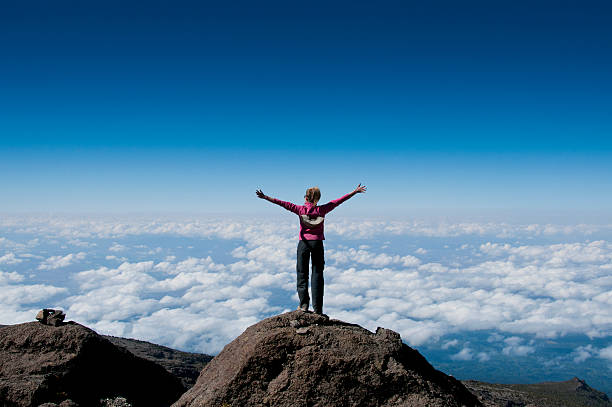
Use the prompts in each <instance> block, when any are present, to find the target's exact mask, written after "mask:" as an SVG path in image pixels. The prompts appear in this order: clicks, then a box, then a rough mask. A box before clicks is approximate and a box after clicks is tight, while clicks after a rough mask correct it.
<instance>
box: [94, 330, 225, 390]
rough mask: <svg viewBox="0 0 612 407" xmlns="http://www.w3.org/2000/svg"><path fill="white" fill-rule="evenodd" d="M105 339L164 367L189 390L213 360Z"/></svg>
mask: <svg viewBox="0 0 612 407" xmlns="http://www.w3.org/2000/svg"><path fill="white" fill-rule="evenodd" d="M104 338H106V339H108V340H109V341H111V342H112V343H113V344H115V345H117V346H121V347H123V348H125V349H127V350H129V351H130V352H132V353H133V354H134V355H136V356H139V357H141V358H143V359H147V360H150V361H152V362H155V363H157V364H160V365H162V366H163V367H164V368H165V369H166V370H167V371H168V372H170V373H172V374H173V375H175V376H177V377H178V378H179V379H181V382H182V383H183V386H185V388H187V389H189V388H191V387H193V385H194V384H195V382H196V380H197V379H198V376H199V375H200V372H201V371H202V369H204V366H205V365H206V364H207V363H208V362H210V361H211V359H212V358H213V357H212V356H210V355H205V354H201V353H188V352H181V351H180V350H176V349H171V348H168V347H165V346H161V345H156V344H154V343H150V342H145V341H139V340H137V339H127V338H118V337H116V336H106V335H104Z"/></svg>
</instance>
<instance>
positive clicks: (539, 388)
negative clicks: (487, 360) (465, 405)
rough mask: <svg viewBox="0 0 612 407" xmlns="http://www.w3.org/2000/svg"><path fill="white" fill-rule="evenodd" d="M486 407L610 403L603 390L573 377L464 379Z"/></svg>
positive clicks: (602, 405) (607, 405)
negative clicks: (498, 380)
mask: <svg viewBox="0 0 612 407" xmlns="http://www.w3.org/2000/svg"><path fill="white" fill-rule="evenodd" d="M463 384H465V386H466V387H467V388H468V389H469V390H470V391H471V392H472V393H474V394H475V395H476V396H478V399H479V400H480V401H481V402H482V404H484V405H485V406H486V407H508V406H511V407H612V402H610V399H609V398H608V396H607V395H606V394H605V393H602V392H600V391H598V390H595V389H593V388H592V387H590V386H589V385H588V384H586V383H585V382H584V381H583V380H580V379H578V378H577V377H574V378H573V379H571V380H568V381H565V382H546V383H536V384H491V383H483V382H478V381H474V380H467V381H465V382H463Z"/></svg>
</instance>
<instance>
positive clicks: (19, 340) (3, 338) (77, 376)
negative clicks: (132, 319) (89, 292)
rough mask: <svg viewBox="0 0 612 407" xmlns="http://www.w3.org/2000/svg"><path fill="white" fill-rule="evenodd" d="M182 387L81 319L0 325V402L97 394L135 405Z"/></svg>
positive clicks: (165, 400)
mask: <svg viewBox="0 0 612 407" xmlns="http://www.w3.org/2000/svg"><path fill="white" fill-rule="evenodd" d="M184 390H185V389H184V387H183V386H182V385H181V383H180V381H179V379H178V378H176V377H174V376H173V375H171V374H170V373H168V372H167V371H166V370H165V369H164V368H163V367H161V366H159V365H157V364H155V363H153V362H150V361H148V360H144V359H142V358H139V357H137V356H135V355H133V354H132V353H130V352H128V351H127V350H125V349H123V348H121V347H118V346H115V345H113V344H112V343H111V342H109V341H108V340H106V339H104V338H103V337H101V336H100V335H98V334H97V333H96V332H94V331H92V330H91V329H89V328H87V327H84V326H82V325H79V324H74V323H69V324H65V325H61V326H58V327H55V326H50V325H44V324H41V323H38V322H30V323H25V324H19V325H9V326H5V327H2V328H0V405H1V406H7V407H8V406H24V407H25V406H28V407H29V406H39V405H40V404H43V403H57V404H59V403H61V402H62V401H64V400H67V399H71V400H73V401H74V402H75V403H76V404H78V405H81V406H96V405H99V402H100V399H102V398H106V397H110V398H112V397H116V396H123V397H125V398H126V399H127V400H128V401H129V402H130V403H131V404H132V405H134V406H160V407H161V406H168V405H170V404H171V403H172V402H173V401H175V400H177V399H178V398H179V396H180V395H181V393H182V392H183V391H184Z"/></svg>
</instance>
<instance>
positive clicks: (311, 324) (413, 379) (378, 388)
mask: <svg viewBox="0 0 612 407" xmlns="http://www.w3.org/2000/svg"><path fill="white" fill-rule="evenodd" d="M221 405H228V406H278V407H282V406H313V407H314V406H321V407H322V406H415V407H416V406H419V407H421V406H431V407H436V406H457V407H459V406H481V404H480V402H479V401H478V399H477V398H476V397H475V396H474V395H473V394H471V393H470V392H469V391H468V390H467V389H466V388H465V387H464V386H463V385H462V384H461V383H460V382H459V381H457V380H455V379H454V378H452V377H450V376H447V375H445V374H444V373H442V372H439V371H437V370H435V369H434V368H433V367H432V366H431V365H430V364H429V363H428V362H427V360H425V358H424V357H423V356H421V355H420V354H419V353H418V352H417V351H416V350H414V349H412V348H410V347H408V346H407V345H405V344H404V343H402V341H401V338H400V335H399V334H397V333H395V332H393V331H390V330H387V329H382V328H379V329H378V330H377V332H376V333H372V332H370V331H368V330H366V329H364V328H362V327H360V326H358V325H352V324H347V323H344V322H341V321H337V320H329V319H327V318H325V317H323V316H320V315H316V314H311V313H304V312H301V311H295V312H290V313H286V314H282V315H278V316H276V317H272V318H268V319H266V320H264V321H261V322H259V323H257V324H255V325H253V326H251V327H249V328H248V329H247V330H246V331H245V332H244V333H243V334H242V335H240V336H239V337H238V338H236V339H235V340H234V341H233V342H231V343H230V344H228V345H227V346H226V347H225V348H224V349H223V351H222V352H221V353H220V354H219V355H218V356H216V357H215V358H214V359H213V360H212V361H211V362H210V363H209V364H208V365H206V367H205V368H204V369H203V370H202V373H201V374H200V377H199V378H198V381H197V383H196V385H195V386H194V387H192V388H191V389H190V390H189V391H187V392H186V393H185V394H184V395H183V396H182V397H181V398H180V399H179V401H177V402H176V403H175V404H174V405H173V406H174V407H183V406H221Z"/></svg>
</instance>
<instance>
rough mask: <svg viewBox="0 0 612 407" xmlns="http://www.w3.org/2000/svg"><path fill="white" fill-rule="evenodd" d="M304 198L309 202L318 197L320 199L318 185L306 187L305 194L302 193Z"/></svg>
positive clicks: (313, 201)
mask: <svg viewBox="0 0 612 407" xmlns="http://www.w3.org/2000/svg"><path fill="white" fill-rule="evenodd" d="M304 198H306V200H307V201H308V202H310V203H315V202H317V201H318V200H319V199H321V190H320V189H319V187H312V188H308V189H307V190H306V195H304Z"/></svg>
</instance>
